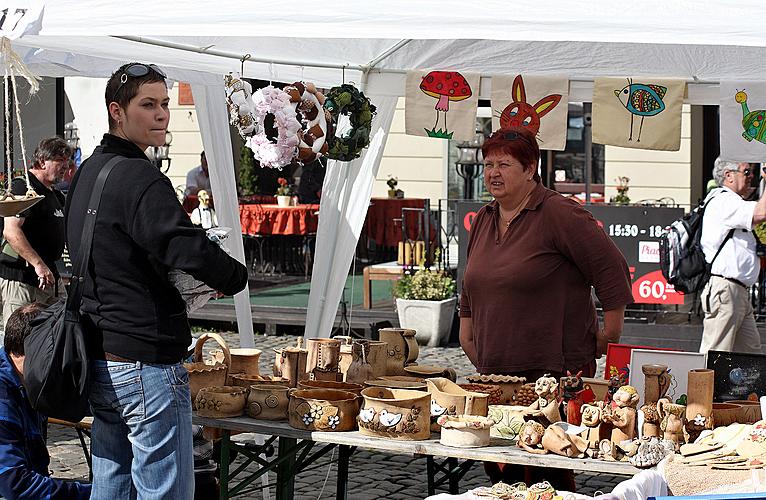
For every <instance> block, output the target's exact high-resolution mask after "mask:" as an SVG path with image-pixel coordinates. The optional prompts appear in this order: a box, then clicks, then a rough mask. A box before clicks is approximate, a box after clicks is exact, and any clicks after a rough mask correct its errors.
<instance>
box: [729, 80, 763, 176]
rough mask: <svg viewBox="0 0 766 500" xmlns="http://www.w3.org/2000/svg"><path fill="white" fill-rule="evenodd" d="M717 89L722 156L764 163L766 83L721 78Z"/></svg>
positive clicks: (735, 159)
mask: <svg viewBox="0 0 766 500" xmlns="http://www.w3.org/2000/svg"><path fill="white" fill-rule="evenodd" d="M719 88H720V92H721V104H720V106H719V108H718V109H719V113H718V116H719V119H720V131H721V158H723V159H725V160H731V161H747V162H758V163H761V162H766V82H742V81H723V82H721V84H720V86H719Z"/></svg>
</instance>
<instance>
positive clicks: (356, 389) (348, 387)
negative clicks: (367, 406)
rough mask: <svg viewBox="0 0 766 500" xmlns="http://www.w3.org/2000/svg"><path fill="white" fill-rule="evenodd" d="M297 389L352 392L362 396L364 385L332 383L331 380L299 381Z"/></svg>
mask: <svg viewBox="0 0 766 500" xmlns="http://www.w3.org/2000/svg"><path fill="white" fill-rule="evenodd" d="M298 389H333V390H336V391H346V392H353V393H354V394H356V395H357V396H359V395H361V394H362V389H364V385H362V384H353V383H350V382H333V381H332V380H301V381H300V382H298Z"/></svg>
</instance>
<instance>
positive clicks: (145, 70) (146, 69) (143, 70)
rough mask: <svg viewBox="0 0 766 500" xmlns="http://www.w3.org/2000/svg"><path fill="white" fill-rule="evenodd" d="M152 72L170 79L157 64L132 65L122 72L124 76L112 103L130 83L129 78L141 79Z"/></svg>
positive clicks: (121, 76)
mask: <svg viewBox="0 0 766 500" xmlns="http://www.w3.org/2000/svg"><path fill="white" fill-rule="evenodd" d="M152 71H154V72H155V73H157V74H158V75H160V76H161V77H162V78H167V77H168V75H166V74H165V72H164V71H162V69H161V68H160V67H159V66H157V65H156V64H143V63H131V64H128V65H127V66H125V68H123V70H122V74H121V75H120V84H119V85H117V89H116V90H115V91H114V95H113V97H112V101H116V100H117V94H118V93H119V92H120V89H121V88H122V86H123V85H125V84H126V83H127V82H128V78H129V77H133V78H140V77H142V76H146V75H148V74H149V73H150V72H152Z"/></svg>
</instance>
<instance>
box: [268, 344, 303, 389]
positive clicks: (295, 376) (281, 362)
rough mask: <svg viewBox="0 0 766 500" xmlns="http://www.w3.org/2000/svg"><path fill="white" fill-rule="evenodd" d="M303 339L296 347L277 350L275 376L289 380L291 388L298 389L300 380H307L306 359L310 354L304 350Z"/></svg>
mask: <svg viewBox="0 0 766 500" xmlns="http://www.w3.org/2000/svg"><path fill="white" fill-rule="evenodd" d="M302 344H303V339H302V338H299V339H298V343H297V345H296V346H295V347H285V348H284V349H275V350H274V351H275V352H276V353H277V357H276V358H275V359H274V376H275V377H282V378H284V379H287V383H288V385H289V386H290V387H296V386H297V385H298V381H299V380H303V379H304V378H306V357H307V356H308V352H307V351H306V349H302V348H301V345H302Z"/></svg>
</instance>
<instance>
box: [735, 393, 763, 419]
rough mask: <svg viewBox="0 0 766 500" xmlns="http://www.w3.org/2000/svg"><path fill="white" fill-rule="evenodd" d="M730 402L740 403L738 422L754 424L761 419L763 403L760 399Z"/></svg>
mask: <svg viewBox="0 0 766 500" xmlns="http://www.w3.org/2000/svg"><path fill="white" fill-rule="evenodd" d="M729 403H732V404H736V405H739V415H738V416H737V422H739V423H740V424H754V423H756V422H758V421H759V420H761V403H760V402H759V401H748V400H746V399H741V400H736V401H729Z"/></svg>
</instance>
